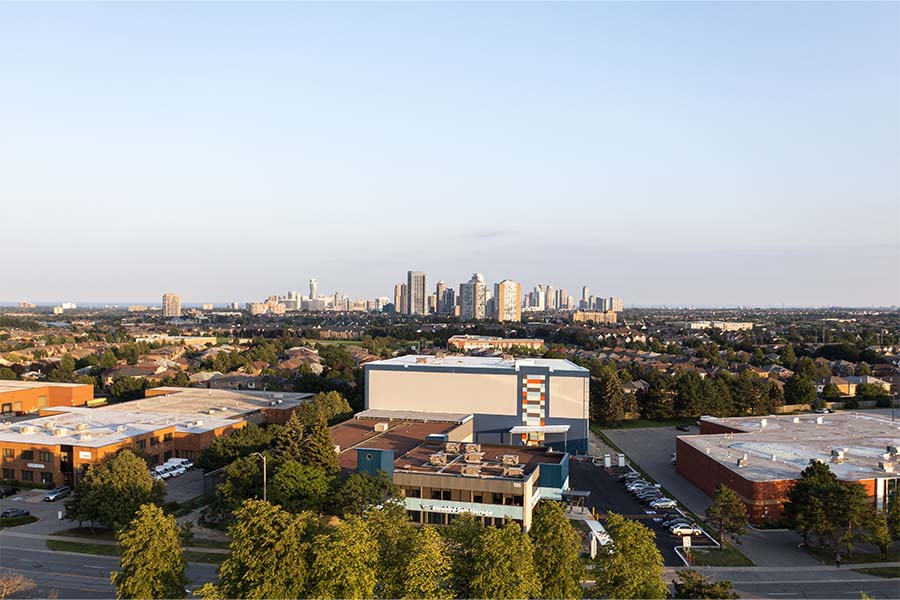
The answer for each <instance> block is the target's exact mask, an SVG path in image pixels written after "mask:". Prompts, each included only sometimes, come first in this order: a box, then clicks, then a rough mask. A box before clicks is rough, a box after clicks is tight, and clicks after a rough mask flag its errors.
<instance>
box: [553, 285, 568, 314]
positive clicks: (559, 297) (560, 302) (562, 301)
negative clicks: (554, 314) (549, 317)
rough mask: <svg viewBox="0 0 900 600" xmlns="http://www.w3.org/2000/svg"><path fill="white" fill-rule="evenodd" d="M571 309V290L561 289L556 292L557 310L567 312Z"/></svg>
mask: <svg viewBox="0 0 900 600" xmlns="http://www.w3.org/2000/svg"><path fill="white" fill-rule="evenodd" d="M568 308H569V290H567V289H566V288H560V289H558V290H556V309H557V310H566V309H568Z"/></svg>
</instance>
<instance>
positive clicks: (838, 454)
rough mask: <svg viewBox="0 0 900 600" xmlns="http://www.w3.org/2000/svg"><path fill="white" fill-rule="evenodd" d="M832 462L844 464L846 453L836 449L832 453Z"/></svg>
mask: <svg viewBox="0 0 900 600" xmlns="http://www.w3.org/2000/svg"><path fill="white" fill-rule="evenodd" d="M831 462H834V463H842V462H844V451H843V450H841V449H840V448H835V449H834V450H832V451H831Z"/></svg>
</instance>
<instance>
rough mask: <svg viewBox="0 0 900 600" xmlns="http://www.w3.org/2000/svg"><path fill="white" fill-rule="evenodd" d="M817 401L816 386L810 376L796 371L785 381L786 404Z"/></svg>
mask: <svg viewBox="0 0 900 600" xmlns="http://www.w3.org/2000/svg"><path fill="white" fill-rule="evenodd" d="M804 358H806V357H804ZM815 401H816V386H814V385H813V383H812V381H810V380H809V379H808V378H806V377H803V376H802V375H798V374H797V373H794V374H793V375H791V376H790V377H789V378H788V380H787V381H786V382H785V383H784V402H785V404H812V403H813V402H815Z"/></svg>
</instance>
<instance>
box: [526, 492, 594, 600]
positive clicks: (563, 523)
mask: <svg viewBox="0 0 900 600" xmlns="http://www.w3.org/2000/svg"><path fill="white" fill-rule="evenodd" d="M528 535H529V536H530V537H531V541H532V545H533V546H534V564H535V565H536V566H537V567H538V579H539V581H540V592H539V596H538V597H540V598H581V594H582V590H581V580H582V578H583V577H584V566H583V565H582V564H581V558H580V557H579V552H580V551H581V536H580V535H578V532H577V531H575V528H574V527H572V523H571V522H570V521H569V519H568V518H567V517H566V512H565V509H563V506H562V504H560V503H559V502H553V501H550V500H543V501H541V503H540V504H539V505H538V507H537V509H536V510H535V511H534V520H533V522H532V524H531V530H530V531H529V532H528Z"/></svg>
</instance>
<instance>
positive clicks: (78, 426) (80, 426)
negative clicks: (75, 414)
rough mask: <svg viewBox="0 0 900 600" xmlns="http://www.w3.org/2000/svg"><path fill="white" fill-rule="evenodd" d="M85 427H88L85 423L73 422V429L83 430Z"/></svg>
mask: <svg viewBox="0 0 900 600" xmlns="http://www.w3.org/2000/svg"><path fill="white" fill-rule="evenodd" d="M87 428H88V426H87V423H76V424H75V431H84V430H85V429H87Z"/></svg>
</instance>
